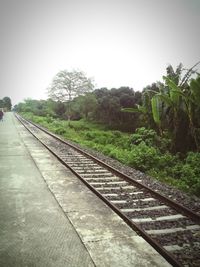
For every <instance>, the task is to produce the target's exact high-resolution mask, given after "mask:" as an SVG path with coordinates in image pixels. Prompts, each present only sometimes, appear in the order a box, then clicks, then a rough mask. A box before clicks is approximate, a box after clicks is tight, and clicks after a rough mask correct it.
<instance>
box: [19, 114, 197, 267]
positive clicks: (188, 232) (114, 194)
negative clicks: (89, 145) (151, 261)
mask: <svg viewBox="0 0 200 267" xmlns="http://www.w3.org/2000/svg"><path fill="white" fill-rule="evenodd" d="M16 117H17V118H18V119H19V121H20V122H21V123H22V124H23V125H24V126H25V127H26V129H27V130H28V131H29V132H31V134H33V135H34V136H35V137H36V138H37V139H38V140H39V141H40V142H41V143H42V144H43V145H44V146H45V147H46V148H47V149H48V150H49V151H51V152H52V153H53V154H54V155H55V156H56V157H57V158H58V159H59V160H60V161H61V162H62V163H63V164H64V165H65V166H67V167H68V168H70V169H71V171H72V172H73V173H74V174H75V175H76V176H77V177H78V178H79V179H81V180H82V181H83V182H84V183H85V184H86V185H87V186H88V187H89V188H90V189H91V190H92V191H93V192H94V193H95V194H96V195H98V196H99V197H100V198H101V199H102V200H103V201H104V202H105V203H106V204H107V205H109V206H110V207H111V208H112V209H113V210H114V211H115V212H116V213H117V214H118V215H119V216H120V217H121V218H122V219H123V220H124V221H125V222H126V223H127V224H128V225H129V226H130V227H131V228H132V229H133V230H135V231H136V232H137V233H138V234H139V235H141V236H142V237H143V238H144V239H145V240H146V241H147V242H149V243H150V244H151V246H153V247H154V248H155V249H156V250H157V251H158V252H159V253H160V254H161V255H162V256H163V257H164V258H165V259H166V260H167V261H168V262H169V263H171V264H172V265H173V266H179V267H180V266H195V267H197V266H200V215H199V214H197V213H194V212H193V211H191V210H189V209H188V208H186V207H184V206H182V205H180V204H179V203H177V202H175V201H173V200H171V199H169V198H167V197H165V196H163V195H161V194H160V193H159V192H158V191H156V190H152V189H151V188H149V187H148V186H145V185H143V184H142V183H141V181H140V180H136V179H134V177H130V176H127V175H125V174H123V173H122V172H120V171H118V170H117V169H115V168H113V167H111V166H109V165H108V164H106V163H104V162H102V161H101V160H99V159H97V158H96V157H94V156H92V155H89V154H88V153H86V152H84V151H83V150H81V149H80V148H77V147H76V146H74V145H72V144H71V143H68V142H67V141H64V140H62V139H61V138H59V137H58V136H56V135H54V134H52V133H50V132H49V131H47V130H46V129H44V128H43V127H40V126H38V125H36V124H34V123H32V122H30V121H27V120H25V119H23V118H22V117H20V116H19V115H16Z"/></svg>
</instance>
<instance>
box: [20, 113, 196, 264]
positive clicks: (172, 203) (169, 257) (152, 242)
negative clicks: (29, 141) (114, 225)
mask: <svg viewBox="0 0 200 267" xmlns="http://www.w3.org/2000/svg"><path fill="white" fill-rule="evenodd" d="M16 117H17V119H18V120H19V121H20V122H21V123H22V124H23V125H24V127H25V128H26V129H27V130H28V131H29V132H30V133H31V134H32V135H33V136H34V137H35V138H36V139H37V140H38V141H40V143H42V144H43V146H45V147H46V148H47V149H48V150H49V151H50V152H51V153H52V154H53V155H54V156H55V157H56V158H57V159H58V160H59V161H60V162H61V163H62V164H63V165H65V166H66V167H67V168H69V169H70V170H71V171H72V172H73V173H74V174H75V175H76V176H77V177H79V179H80V180H81V181H82V182H83V183H84V184H86V186H87V187H88V188H90V189H91V190H92V191H93V192H94V193H95V194H96V195H97V196H98V197H99V198H101V199H102V200H103V201H104V202H105V203H106V204H107V205H108V206H109V207H111V208H112V209H113V210H114V211H115V212H116V213H117V214H118V215H119V216H120V217H121V218H122V219H123V220H124V221H125V222H126V223H127V224H128V225H129V226H130V227H131V228H132V229H133V230H134V231H136V232H137V233H138V234H139V235H141V236H142V237H143V238H144V239H145V240H146V241H147V242H148V243H149V244H150V245H151V246H152V247H154V249H156V250H157V251H158V252H159V253H160V254H161V255H162V256H163V257H164V258H165V259H166V260H167V261H168V262H169V263H170V264H172V265H173V266H174V267H181V266H182V264H180V262H178V261H177V259H176V258H175V257H174V256H173V255H172V254H171V253H170V252H168V251H167V250H166V249H164V248H163V247H162V246H161V245H160V244H159V243H158V242H157V241H155V240H154V239H153V238H151V237H150V236H149V235H148V234H147V233H146V232H145V231H144V230H143V229H142V228H141V227H140V226H138V225H137V224H136V223H134V222H133V221H132V220H131V219H129V218H128V217H127V216H126V215H125V214H124V213H123V212H121V211H120V209H119V208H117V207H116V206H115V205H114V204H112V203H111V202H110V201H109V200H108V199H107V198H105V197H104V196H103V195H102V194H101V193H100V192H99V191H98V190H96V189H95V188H94V187H93V186H92V185H90V184H89V183H88V182H87V181H86V180H85V179H84V178H83V177H82V176H81V175H80V174H78V173H77V172H76V171H75V170H74V169H73V168H72V167H71V166H69V165H68V164H67V163H66V162H65V161H64V160H62V159H61V158H60V157H59V156H58V155H57V154H56V153H55V152H54V151H52V150H51V148H49V147H48V146H47V145H46V144H45V143H44V142H42V141H41V140H40V139H39V138H38V137H37V136H36V135H35V134H34V133H33V132H32V131H31V130H30V129H29V128H28V126H26V124H25V123H24V122H23V121H25V122H28V123H30V124H31V125H33V126H35V127H36V128H38V129H40V130H41V131H43V132H45V133H46V134H48V135H50V136H52V137H53V138H55V139H56V140H58V141H60V142H62V143H63V144H66V145H68V146H70V147H71V148H73V149H75V150H76V151H78V152H79V153H81V154H83V155H85V156H86V157H88V158H90V159H93V160H94V161H95V162H97V163H98V164H100V165H101V166H103V167H105V168H106V169H109V170H110V171H112V172H113V173H115V174H117V175H118V176H120V177H121V178H123V179H125V180H127V181H128V182H130V183H131V184H134V185H136V186H137V187H139V188H142V189H145V190H147V191H149V192H150V193H151V194H153V195H154V196H155V197H156V198H157V199H160V200H162V201H163V202H165V203H167V204H168V205H169V206H171V207H173V208H174V209H176V210H177V211H179V212H180V213H182V214H185V215H187V216H188V217H190V218H192V219H193V220H194V221H196V222H198V223H199V222H200V216H199V215H198V214H196V213H194V212H193V211H190V210H189V209H188V208H186V207H184V206H182V205H181V204H179V203H177V202H175V201H173V200H171V199H169V198H167V197H165V196H164V195H162V194H160V193H158V192H155V191H153V190H152V189H151V188H149V187H148V186H146V185H143V184H141V183H140V182H138V181H136V180H134V179H133V178H132V177H130V176H128V175H125V174H123V173H122V172H120V171H118V170H117V169H115V168H113V167H111V166H110V165H108V164H107V163H105V162H103V161H101V160H99V159H97V158H96V157H94V156H93V155H90V154H89V153H87V152H85V151H83V150H82V149H80V148H77V147H76V146H74V145H72V144H70V143H68V142H67V141H65V140H63V139H62V138H60V137H58V136H57V135H55V134H53V133H51V132H49V131H48V130H46V129H45V128H43V127H41V126H39V125H37V124H36V123H33V122H31V121H30V120H25V119H24V118H22V117H20V116H19V115H16Z"/></svg>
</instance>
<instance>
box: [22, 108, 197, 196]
mask: <svg viewBox="0 0 200 267" xmlns="http://www.w3.org/2000/svg"><path fill="white" fill-rule="evenodd" d="M21 115H22V116H24V117H25V118H27V119H30V120H32V121H33V122H36V123H38V124H40V125H42V126H44V127H46V128H47V129H49V130H50V131H52V132H53V133H55V134H58V135H60V136H62V137H64V138H65V139H67V140H71V141H73V142H76V143H78V144H80V145H82V146H83V147H87V148H92V149H94V150H96V151H99V152H102V153H103V154H105V155H107V156H109V157H111V158H113V159H116V160H118V161H120V162H122V163H123V164H126V165H128V166H130V167H133V168H136V169H138V170H140V171H142V172H145V173H147V174H148V175H150V176H152V177H154V178H156V179H158V180H160V181H162V182H165V183H167V184H170V185H172V186H175V187H177V188H179V189H181V190H183V191H185V192H188V193H190V194H194V195H196V196H200V170H199V162H200V153H193V152H190V153H188V156H187V157H186V158H185V160H180V159H179V157H178V156H177V155H172V154H170V153H169V152H168V150H167V146H168V144H169V143H170V140H168V139H167V138H165V139H160V137H158V136H157V135H156V133H155V132H154V131H153V130H147V129H145V128H140V129H138V131H136V133H135V134H127V133H122V132H120V131H111V130H108V129H107V128H106V127H105V126H104V125H102V124H98V123H92V122H88V121H85V120H80V121H71V122H70V124H69V123H68V122H67V121H64V120H58V119H53V118H51V117H41V116H35V115H33V114H32V113H23V114H21Z"/></svg>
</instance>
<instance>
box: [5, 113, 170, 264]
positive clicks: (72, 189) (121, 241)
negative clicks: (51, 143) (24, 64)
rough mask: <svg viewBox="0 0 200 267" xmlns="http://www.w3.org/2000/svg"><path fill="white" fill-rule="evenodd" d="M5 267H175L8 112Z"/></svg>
mask: <svg viewBox="0 0 200 267" xmlns="http://www.w3.org/2000/svg"><path fill="white" fill-rule="evenodd" d="M0 266H5V267H9V266H12V267H18V266H19V267H25V266H31V267H32V266H37V267H40V266H41V267H44V266H48V267H49V266H50V267H51V266H55V267H64V266H67V267H79V266H80V267H84V266H98V267H104V266H105V267H114V266H115V267H116V266H117V267H118V266H119V267H129V266H137V267H141V266H146V267H150V266H151V267H152V266H158V267H161V266H162V267H165V266H166V267H167V266H171V265H170V264H168V263H167V262H166V261H165V259H163V258H162V257H161V256H160V255H159V254H158V253H157V252H156V251H155V250H154V249H152V248H151V246H150V245H149V244H148V243H146V242H145V241H144V240H143V239H142V238H141V237H139V236H138V235H137V234H136V233H135V232H133V231H132V230H131V229H130V228H129V227H128V226H127V225H126V224H125V223H124V222H123V220H121V218H119V217H118V216H117V215H116V214H115V213H114V212H113V211H111V210H110V208H108V207H107V206H106V205H105V204H104V203H103V202H102V201H101V200H100V199H99V198H98V197H96V196H95V195H94V194H93V193H92V192H90V190H89V189H88V188H87V187H86V186H85V185H84V184H83V183H82V182H81V181H79V180H78V179H77V178H76V177H75V176H74V175H73V174H72V173H71V171H70V170H68V169H67V168H65V167H64V166H63V165H62V164H61V163H60V162H59V161H58V160H57V159H56V158H55V157H54V156H53V155H52V154H51V153H50V152H49V151H48V150H47V149H46V148H44V147H43V146H42V145H41V144H40V143H39V142H38V141H37V140H35V139H34V137H33V136H32V135H31V134H30V133H29V132H28V131H27V130H26V129H25V128H24V127H23V126H22V125H21V124H20V123H19V122H18V121H17V120H16V118H15V117H14V115H13V114H12V113H6V115H5V119H4V121H3V122H1V123H0Z"/></svg>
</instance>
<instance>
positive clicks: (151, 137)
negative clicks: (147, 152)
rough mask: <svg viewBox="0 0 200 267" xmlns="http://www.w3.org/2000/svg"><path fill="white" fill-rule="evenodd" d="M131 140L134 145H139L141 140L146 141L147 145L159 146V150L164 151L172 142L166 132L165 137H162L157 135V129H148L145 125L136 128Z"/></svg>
mask: <svg viewBox="0 0 200 267" xmlns="http://www.w3.org/2000/svg"><path fill="white" fill-rule="evenodd" d="M130 141H131V143H132V144H133V145H139V144H140V143H141V142H144V143H145V144H146V145H147V146H153V147H156V148H159V150H160V151H163V152H165V151H166V150H169V149H170V143H171V140H170V138H169V137H168V136H167V133H166V132H164V133H163V137H160V136H159V135H157V133H156V131H154V130H152V129H146V128H145V127H141V128H138V129H136V131H135V133H134V134H132V136H131V139H130Z"/></svg>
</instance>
